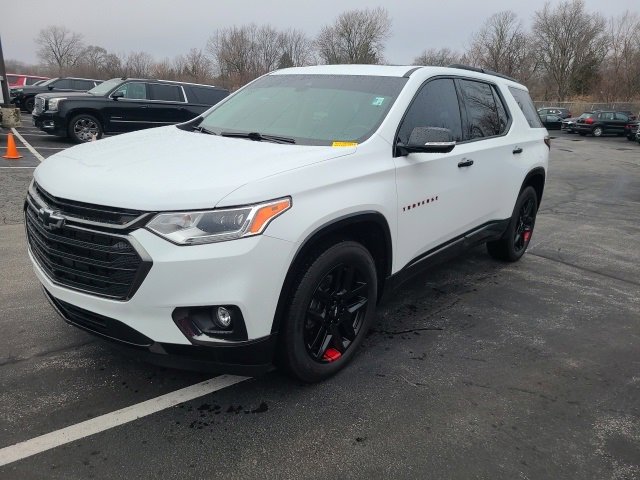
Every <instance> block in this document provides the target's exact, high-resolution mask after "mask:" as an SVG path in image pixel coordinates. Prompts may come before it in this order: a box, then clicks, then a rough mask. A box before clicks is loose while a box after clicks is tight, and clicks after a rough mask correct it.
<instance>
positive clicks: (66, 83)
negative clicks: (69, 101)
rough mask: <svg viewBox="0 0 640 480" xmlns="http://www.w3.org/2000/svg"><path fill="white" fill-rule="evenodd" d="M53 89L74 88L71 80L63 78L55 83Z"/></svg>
mask: <svg viewBox="0 0 640 480" xmlns="http://www.w3.org/2000/svg"><path fill="white" fill-rule="evenodd" d="M53 88H69V89H71V88H73V87H72V86H71V80H69V79H67V78H63V79H61V80H57V81H55V82H53Z"/></svg>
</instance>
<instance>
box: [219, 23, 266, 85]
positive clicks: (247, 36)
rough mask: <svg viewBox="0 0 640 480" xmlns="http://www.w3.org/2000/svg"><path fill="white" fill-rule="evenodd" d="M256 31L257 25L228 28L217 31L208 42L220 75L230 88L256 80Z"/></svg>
mask: <svg viewBox="0 0 640 480" xmlns="http://www.w3.org/2000/svg"><path fill="white" fill-rule="evenodd" d="M256 31H257V27H256V26H255V25H244V26H241V27H237V26H233V27H227V28H223V29H220V30H217V31H216V32H215V34H214V35H213V36H211V37H210V38H209V41H208V42H207V50H208V52H209V54H210V55H211V57H212V58H213V61H214V64H215V66H216V69H217V71H218V74H219V75H220V77H221V78H222V79H223V80H224V81H225V82H226V83H227V84H228V85H229V86H230V87H239V86H241V85H243V84H245V83H247V82H248V81H250V80H252V79H253V78H255V73H254V71H253V70H254V65H255V60H254V59H255V48H256V45H255V36H256Z"/></svg>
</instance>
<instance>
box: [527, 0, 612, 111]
mask: <svg viewBox="0 0 640 480" xmlns="http://www.w3.org/2000/svg"><path fill="white" fill-rule="evenodd" d="M533 33H534V37H535V49H536V51H537V52H538V54H539V58H540V61H541V64H542V66H543V68H544V69H545V71H546V73H547V74H548V75H549V76H550V77H551V79H552V80H553V83H554V85H555V89H556V92H557V99H558V100H564V99H565V98H566V97H567V96H568V95H569V94H570V93H572V92H577V93H583V92H584V90H585V89H586V88H587V87H588V86H589V85H590V84H592V83H593V78H594V76H595V75H596V74H597V70H598V67H599V65H600V64H601V63H602V60H603V59H604V56H605V54H606V51H607V36H606V35H605V20H604V18H603V17H602V16H601V15H599V14H597V13H592V14H589V13H587V12H586V11H585V6H584V1H583V0H570V1H565V2H561V3H558V4H557V5H556V7H555V8H553V7H552V6H551V4H550V3H549V2H547V3H546V4H545V6H544V8H543V9H542V10H539V11H537V12H535V14H534V24H533Z"/></svg>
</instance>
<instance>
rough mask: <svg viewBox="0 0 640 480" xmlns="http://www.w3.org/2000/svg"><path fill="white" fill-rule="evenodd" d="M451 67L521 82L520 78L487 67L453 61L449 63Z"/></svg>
mask: <svg viewBox="0 0 640 480" xmlns="http://www.w3.org/2000/svg"><path fill="white" fill-rule="evenodd" d="M449 68H459V69H460V70H470V71H472V72H478V73H484V74H486V75H493V76H494V77H500V78H504V79H506V80H511V81H512V82H516V83H520V82H518V80H516V79H515V78H513V77H509V76H507V75H503V74H502V73H498V72H494V71H493V70H487V69H486V68H478V67H470V66H469V65H462V64H459V63H453V64H451V65H449Z"/></svg>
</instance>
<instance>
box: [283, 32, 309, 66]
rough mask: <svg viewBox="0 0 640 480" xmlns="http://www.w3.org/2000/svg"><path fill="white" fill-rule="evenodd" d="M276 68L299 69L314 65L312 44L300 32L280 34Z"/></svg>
mask: <svg viewBox="0 0 640 480" xmlns="http://www.w3.org/2000/svg"><path fill="white" fill-rule="evenodd" d="M279 37H280V38H279V43H280V59H279V61H278V68H286V67H301V66H304V65H310V64H312V63H314V58H313V56H314V55H313V42H311V40H309V38H308V37H307V36H306V35H305V34H304V32H302V31H301V30H296V29H293V28H292V29H289V30H286V31H284V32H280V35H279Z"/></svg>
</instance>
